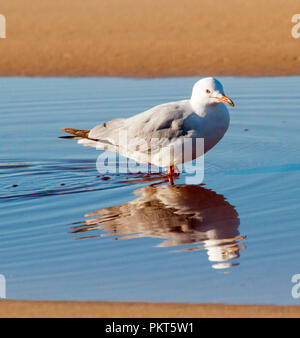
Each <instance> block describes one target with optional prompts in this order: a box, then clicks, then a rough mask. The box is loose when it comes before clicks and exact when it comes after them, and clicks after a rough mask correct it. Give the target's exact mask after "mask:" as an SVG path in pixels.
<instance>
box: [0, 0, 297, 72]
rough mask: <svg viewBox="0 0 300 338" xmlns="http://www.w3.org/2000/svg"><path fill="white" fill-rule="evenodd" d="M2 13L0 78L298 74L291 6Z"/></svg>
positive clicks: (132, 2) (145, 1)
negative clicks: (4, 28)
mask: <svg viewBox="0 0 300 338" xmlns="http://www.w3.org/2000/svg"><path fill="white" fill-rule="evenodd" d="M0 13H1V14H3V15H5V16H6V20H7V38H6V39H0V55H1V59H0V75H39V76H60V75H68V76H79V75H80V76H96V75H105V76H138V77H162V76H186V75H295V74H300V38H299V39H294V38H293V37H292V35H291V30H292V27H293V25H295V24H293V23H292V22H291V19H292V16H293V15H294V14H296V13H300V6H299V2H298V1H295V0H272V1H270V0H251V1H244V0H226V1H224V0H214V1H203V0H188V1H180V0H159V1H158V0H101V1H99V0H84V1H82V0H51V1H41V0H26V1H24V0H13V1H2V3H1V6H0Z"/></svg>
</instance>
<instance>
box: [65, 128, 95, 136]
mask: <svg viewBox="0 0 300 338" xmlns="http://www.w3.org/2000/svg"><path fill="white" fill-rule="evenodd" d="M62 131H65V132H66V133H68V134H71V135H75V136H79V137H82V138H89V132H90V130H89V129H73V128H62ZM64 138H66V137H64Z"/></svg>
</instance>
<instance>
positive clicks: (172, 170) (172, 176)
mask: <svg viewBox="0 0 300 338" xmlns="http://www.w3.org/2000/svg"><path fill="white" fill-rule="evenodd" d="M168 178H169V182H170V183H171V184H172V185H173V184H174V166H173V165H171V166H170V169H169V172H168Z"/></svg>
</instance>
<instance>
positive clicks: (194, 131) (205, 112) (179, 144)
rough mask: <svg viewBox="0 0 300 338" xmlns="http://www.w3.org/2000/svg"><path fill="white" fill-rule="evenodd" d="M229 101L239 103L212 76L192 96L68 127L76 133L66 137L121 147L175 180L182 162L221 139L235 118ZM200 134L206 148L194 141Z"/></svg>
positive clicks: (100, 146) (92, 144)
mask: <svg viewBox="0 0 300 338" xmlns="http://www.w3.org/2000/svg"><path fill="white" fill-rule="evenodd" d="M226 105H229V106H232V107H233V106H234V103H233V101H232V100H231V99H230V98H229V97H227V96H226V95H225V93H224V89H223V86H222V84H221V82H220V81H218V80H217V79H215V78H213V77H207V78H203V79H201V80H199V81H197V82H196V83H195V84H194V86H193V89H192V95H191V97H190V99H188V100H180V101H175V102H168V103H163V104H160V105H158V106H155V107H153V108H151V109H149V110H146V111H144V112H142V113H139V114H137V115H134V116H131V117H129V118H117V119H114V120H110V121H108V122H105V123H102V124H100V125H98V126H95V127H94V128H92V129H90V130H89V129H74V128H63V129H62V130H63V131H65V132H66V133H69V134H71V135H72V136H63V137H62V138H73V139H77V140H78V143H80V144H82V145H85V146H90V147H95V148H97V149H103V150H109V151H112V152H117V153H119V154H121V155H123V156H125V157H128V158H130V159H133V160H135V161H136V162H138V163H146V164H150V165H155V166H157V167H164V168H168V169H169V172H168V176H169V177H170V178H171V180H172V178H173V177H174V175H175V173H176V169H177V167H176V166H177V165H179V164H181V163H184V162H188V161H192V160H194V159H196V158H197V157H199V156H202V155H203V154H204V153H206V152H207V151H209V150H210V149H211V148H213V147H214V146H215V145H216V144H217V143H218V142H219V141H220V140H221V139H222V137H223V136H224V134H225V133H226V131H227V129H228V127H229V123H230V117H229V112H228V109H227V107H226ZM197 139H202V140H203V141H204V144H203V146H202V147H200V148H201V149H196V148H197V147H195V144H197V143H195V140H197ZM186 141H192V144H194V145H193V146H192V150H191V151H185V150H184V149H183V147H184V144H185V142H186ZM198 148H199V147H198ZM183 152H185V153H184V154H183Z"/></svg>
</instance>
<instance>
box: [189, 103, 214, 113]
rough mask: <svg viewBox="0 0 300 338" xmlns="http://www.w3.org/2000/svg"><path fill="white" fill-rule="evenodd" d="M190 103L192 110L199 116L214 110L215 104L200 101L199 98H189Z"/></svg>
mask: <svg viewBox="0 0 300 338" xmlns="http://www.w3.org/2000/svg"><path fill="white" fill-rule="evenodd" d="M190 104H191V106H192V109H193V111H194V112H195V113H196V114H197V115H199V116H205V115H207V113H209V112H210V111H214V110H215V109H216V106H217V105H215V104H207V103H206V102H203V101H202V102H201V101H199V100H197V101H196V100H193V99H191V100H190Z"/></svg>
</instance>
